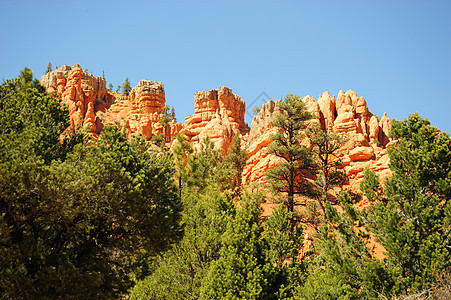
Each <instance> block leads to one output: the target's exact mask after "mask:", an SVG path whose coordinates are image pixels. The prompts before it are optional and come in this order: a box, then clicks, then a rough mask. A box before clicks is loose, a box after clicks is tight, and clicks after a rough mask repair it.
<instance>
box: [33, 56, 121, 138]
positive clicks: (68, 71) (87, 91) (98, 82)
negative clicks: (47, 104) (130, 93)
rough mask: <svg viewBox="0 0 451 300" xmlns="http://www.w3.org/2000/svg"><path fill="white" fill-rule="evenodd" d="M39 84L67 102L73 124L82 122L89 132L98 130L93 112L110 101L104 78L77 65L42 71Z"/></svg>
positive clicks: (76, 124) (107, 104) (110, 96)
mask: <svg viewBox="0 0 451 300" xmlns="http://www.w3.org/2000/svg"><path fill="white" fill-rule="evenodd" d="M41 83H42V84H43V85H44V86H45V87H46V88H47V91H48V92H50V93H53V92H54V91H56V92H57V94H58V96H59V97H60V98H61V101H62V103H64V104H67V106H68V107H69V114H70V120H71V126H72V127H76V126H79V125H82V126H83V127H84V128H87V129H90V131H91V132H94V133H95V132H98V131H99V128H97V127H98V125H99V121H98V120H97V117H96V114H97V112H99V111H101V110H104V109H106V108H107V107H109V106H110V105H111V103H112V102H113V97H112V95H110V94H109V93H108V90H107V88H106V80H105V79H104V78H102V77H96V76H93V75H92V74H90V73H88V72H86V71H83V69H82V68H81V67H80V65H78V64H76V65H74V66H73V67H71V66H67V65H64V66H61V67H60V68H58V69H57V70H55V71H52V72H49V73H47V74H45V75H44V76H42V77H41Z"/></svg>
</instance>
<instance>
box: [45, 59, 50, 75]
mask: <svg viewBox="0 0 451 300" xmlns="http://www.w3.org/2000/svg"><path fill="white" fill-rule="evenodd" d="M50 72H52V63H51V62H49V64H48V65H47V69H46V70H45V74H47V73H50Z"/></svg>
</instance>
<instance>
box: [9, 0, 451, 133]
mask: <svg viewBox="0 0 451 300" xmlns="http://www.w3.org/2000/svg"><path fill="white" fill-rule="evenodd" d="M450 14H451V1H434V0H431V1H415V0H409V1H393V0H391V1H346V0H344V1H336V0H335V1H279V2H276V1H221V2H220V1H195V0H192V1H161V2H159V1H158V2H157V1H133V0H129V1H114V0H113V1H111V0H110V1H95V0H91V1H64V0H59V1H25V0H24V1H17V0H0V28H1V33H0V54H1V55H0V79H7V78H12V77H16V76H17V75H18V74H19V72H20V70H22V69H23V68H24V67H30V68H31V69H33V71H34V74H35V76H36V77H40V76H41V75H42V74H43V73H44V71H45V69H46V67H47V64H48V62H49V61H50V62H52V64H53V66H54V67H55V66H60V65H63V64H68V65H74V64H75V63H79V64H80V65H81V66H82V68H87V69H88V70H89V71H90V72H92V73H93V74H94V75H97V76H102V73H103V72H105V77H106V79H107V81H108V83H112V84H113V85H114V86H115V87H116V86H118V85H120V84H122V83H123V82H124V80H125V77H129V79H130V82H131V84H132V86H135V85H136V84H137V83H138V82H139V80H141V79H148V80H154V81H161V82H163V83H164V85H165V91H166V102H167V104H169V105H172V106H174V107H175V109H176V114H177V118H178V121H180V122H181V123H184V118H185V116H186V115H189V114H192V113H193V112H194V93H195V91H199V90H209V89H213V88H218V87H219V86H221V85H222V86H224V85H225V86H228V87H230V88H232V89H233V92H234V93H235V94H238V95H240V96H241V97H242V99H244V100H245V101H246V103H247V106H248V107H247V109H248V110H249V111H250V110H251V109H252V108H253V107H254V106H257V105H261V104H262V103H261V102H262V101H263V100H266V99H265V96H264V97H261V98H258V96H259V95H261V93H262V92H264V93H266V94H267V95H268V96H269V97H271V98H281V97H282V96H283V95H285V94H287V93H293V94H297V95H300V96H302V97H303V96H305V95H312V96H313V97H315V99H318V96H319V95H320V94H322V92H323V91H329V92H330V93H331V94H332V95H337V94H338V91H339V90H344V91H347V90H348V89H353V90H354V91H356V92H357V94H358V95H359V96H363V97H364V98H365V99H366V100H367V103H368V106H369V109H370V111H371V112H373V113H374V114H377V115H382V114H383V113H384V112H388V116H389V117H391V118H396V119H398V120H402V119H404V118H406V117H407V116H408V115H409V113H414V112H416V111H417V112H419V113H420V115H421V116H422V117H423V118H428V119H429V120H430V121H431V123H432V125H435V126H437V127H439V128H440V129H441V130H443V131H447V132H451V98H450V94H451V92H450V88H451V17H450ZM251 103H253V105H252V106H250V104H251ZM247 121H248V122H249V123H250V121H251V118H250V117H249V116H247Z"/></svg>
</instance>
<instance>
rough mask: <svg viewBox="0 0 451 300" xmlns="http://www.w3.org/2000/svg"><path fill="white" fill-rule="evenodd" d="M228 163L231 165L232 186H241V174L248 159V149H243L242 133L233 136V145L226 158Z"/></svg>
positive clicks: (238, 187)
mask: <svg viewBox="0 0 451 300" xmlns="http://www.w3.org/2000/svg"><path fill="white" fill-rule="evenodd" d="M224 161H225V163H226V164H230V166H231V172H232V173H231V174H229V177H230V178H232V187H233V188H236V189H240V188H241V175H242V174H243V170H244V166H245V165H246V161H247V151H246V150H244V149H241V135H240V134H236V135H235V136H234V137H233V141H232V145H231V146H230V148H229V150H228V151H227V155H226V157H225V159H224Z"/></svg>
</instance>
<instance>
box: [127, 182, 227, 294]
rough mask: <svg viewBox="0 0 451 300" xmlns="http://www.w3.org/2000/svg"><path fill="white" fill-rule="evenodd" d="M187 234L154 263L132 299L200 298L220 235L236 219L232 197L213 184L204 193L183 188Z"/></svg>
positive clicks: (220, 243)
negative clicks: (153, 266)
mask: <svg viewBox="0 0 451 300" xmlns="http://www.w3.org/2000/svg"><path fill="white" fill-rule="evenodd" d="M182 198H183V203H184V211H183V213H182V223H183V224H184V236H183V239H182V240H181V241H180V243H177V244H175V245H174V247H173V248H172V249H171V250H170V251H169V252H167V253H165V254H164V255H162V256H161V257H159V258H158V259H157V260H156V262H155V269H154V271H153V272H152V274H151V275H150V276H148V277H146V278H145V279H143V280H141V281H139V282H138V283H137V285H136V286H135V287H134V288H133V290H132V293H131V295H130V298H131V299H140V300H141V299H198V298H199V297H200V289H201V286H202V282H203V280H204V278H205V277H206V276H207V273H208V270H209V267H210V265H211V264H212V263H213V262H214V261H216V260H217V259H218V258H219V256H220V254H219V253H220V250H221V247H222V241H221V236H222V234H223V233H224V232H225V230H226V228H227V223H228V222H229V221H230V220H231V219H232V218H233V215H234V206H233V204H232V201H231V199H230V197H229V196H228V195H227V194H225V193H222V192H221V191H219V189H218V187H217V186H215V185H214V184H210V185H208V187H206V189H205V190H204V191H203V192H199V191H198V190H197V189H195V188H193V187H189V186H188V187H186V188H184V189H183V197H182Z"/></svg>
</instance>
